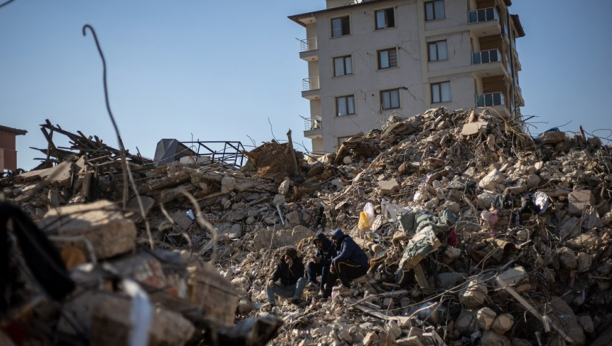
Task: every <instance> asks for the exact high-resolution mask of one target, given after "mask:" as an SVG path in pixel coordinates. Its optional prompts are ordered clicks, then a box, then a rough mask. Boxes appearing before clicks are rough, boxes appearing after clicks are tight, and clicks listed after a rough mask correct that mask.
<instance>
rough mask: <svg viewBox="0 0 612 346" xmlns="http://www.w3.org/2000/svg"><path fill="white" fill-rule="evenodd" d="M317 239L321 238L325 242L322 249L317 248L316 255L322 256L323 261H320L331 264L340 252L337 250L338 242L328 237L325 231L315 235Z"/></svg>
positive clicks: (323, 263)
mask: <svg viewBox="0 0 612 346" xmlns="http://www.w3.org/2000/svg"><path fill="white" fill-rule="evenodd" d="M315 240H320V241H321V242H323V246H322V247H321V248H320V249H319V248H317V252H316V253H315V256H317V257H320V258H321V261H319V263H320V264H322V265H329V264H330V263H331V261H332V259H333V258H334V257H336V255H337V254H338V252H337V251H336V244H334V242H333V241H331V240H330V239H329V238H327V237H326V236H325V234H323V233H319V234H317V235H316V236H315Z"/></svg>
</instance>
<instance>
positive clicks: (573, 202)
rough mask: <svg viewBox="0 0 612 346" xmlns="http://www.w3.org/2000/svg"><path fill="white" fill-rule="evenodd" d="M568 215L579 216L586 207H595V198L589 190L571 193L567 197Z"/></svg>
mask: <svg viewBox="0 0 612 346" xmlns="http://www.w3.org/2000/svg"><path fill="white" fill-rule="evenodd" d="M567 199H568V203H569V209H568V211H569V213H570V214H572V215H577V216H580V215H582V213H583V212H584V210H585V209H586V207H587V206H589V205H595V197H593V193H592V192H591V190H579V191H572V192H571V193H570V194H569V195H568V196H567Z"/></svg>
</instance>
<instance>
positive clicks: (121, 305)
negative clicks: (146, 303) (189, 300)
mask: <svg viewBox="0 0 612 346" xmlns="http://www.w3.org/2000/svg"><path fill="white" fill-rule="evenodd" d="M131 308H132V304H131V303H130V301H129V300H128V299H124V298H120V297H110V296H109V297H108V298H107V299H106V300H105V301H104V302H103V303H101V304H100V305H98V306H97V307H96V308H95V309H94V310H93V314H92V322H91V332H90V340H91V345H92V346H124V345H125V346H128V345H131V343H130V333H131V331H132V327H133V326H132V321H131V320H130V312H131ZM152 310H153V314H152V316H151V317H152V318H151V322H150V326H149V342H148V345H150V346H171V345H185V344H186V343H187V341H189V339H191V336H192V335H193V333H194V332H195V328H194V326H193V325H192V324H191V322H189V321H188V320H187V319H185V318H184V317H183V316H182V315H180V314H177V313H175V312H172V311H169V310H165V309H163V308H161V307H152Z"/></svg>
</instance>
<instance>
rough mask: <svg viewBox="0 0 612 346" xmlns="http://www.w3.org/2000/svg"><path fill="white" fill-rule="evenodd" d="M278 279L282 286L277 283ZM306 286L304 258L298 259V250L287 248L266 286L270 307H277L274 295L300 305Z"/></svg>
mask: <svg viewBox="0 0 612 346" xmlns="http://www.w3.org/2000/svg"><path fill="white" fill-rule="evenodd" d="M278 279H280V284H279V283H277V281H278ZM305 286H306V279H305V278H304V264H303V263H302V258H301V257H298V254H297V250H296V249H294V248H287V249H286V250H285V252H284V254H283V257H282V258H281V260H280V261H279V262H278V264H277V265H276V270H274V273H273V274H272V278H271V279H270V280H268V284H267V285H266V293H267V294H268V303H269V305H270V307H273V306H275V305H276V301H275V299H274V294H278V295H279V296H281V297H284V298H292V299H291V303H293V304H296V305H297V304H299V303H300V297H301V296H302V292H303V291H304V287H305Z"/></svg>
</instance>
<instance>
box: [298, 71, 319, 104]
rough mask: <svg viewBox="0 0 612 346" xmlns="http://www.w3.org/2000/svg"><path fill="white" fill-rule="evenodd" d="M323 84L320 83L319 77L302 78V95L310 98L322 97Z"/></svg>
mask: <svg viewBox="0 0 612 346" xmlns="http://www.w3.org/2000/svg"><path fill="white" fill-rule="evenodd" d="M320 89H321V86H320V85H319V77H310V78H304V79H302V97H303V98H305V99H309V100H317V99H319V98H321V93H320Z"/></svg>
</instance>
